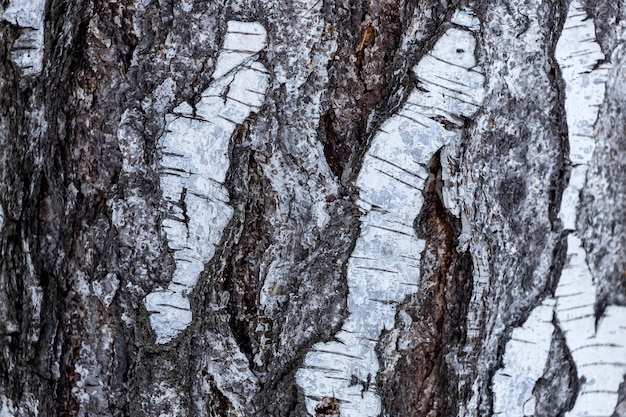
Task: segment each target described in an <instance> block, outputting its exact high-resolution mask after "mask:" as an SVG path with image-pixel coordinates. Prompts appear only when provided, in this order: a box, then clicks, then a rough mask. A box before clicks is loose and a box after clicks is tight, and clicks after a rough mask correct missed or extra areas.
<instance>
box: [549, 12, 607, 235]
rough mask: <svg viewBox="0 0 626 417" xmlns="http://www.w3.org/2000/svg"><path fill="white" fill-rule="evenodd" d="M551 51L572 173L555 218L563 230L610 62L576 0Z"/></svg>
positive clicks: (589, 151)
mask: <svg viewBox="0 0 626 417" xmlns="http://www.w3.org/2000/svg"><path fill="white" fill-rule="evenodd" d="M554 55H555V57H556V59H557V62H558V63H559V67H560V68H561V73H562V74H563V79H564V81H565V96H566V99H565V111H566V112H567V127H568V130H569V133H568V136H569V137H568V139H569V145H570V161H571V163H572V166H573V169H572V177H571V179H570V182H569V184H568V186H567V188H566V189H565V192H564V193H563V203H562V204H561V210H560V212H559V218H560V219H561V220H562V221H563V225H564V228H565V229H567V230H575V229H576V212H577V206H578V199H579V194H580V190H581V189H582V187H583V185H584V180H585V176H586V174H587V165H588V163H589V161H590V160H591V156H592V155H593V151H594V149H595V136H596V135H595V129H594V124H595V122H596V120H597V119H598V109H599V107H600V105H601V104H602V102H603V101H604V92H605V86H606V80H607V75H608V71H609V69H610V68H611V65H610V64H608V63H607V64H599V63H600V62H602V61H603V60H604V54H603V53H602V51H601V49H600V45H598V43H597V42H596V35H595V26H594V24H593V19H591V18H589V17H588V16H587V12H585V10H584V9H583V6H582V4H581V3H580V2H579V1H572V3H571V4H570V7H569V12H568V14H567V20H566V21H565V25H564V26H563V32H562V33H561V37H560V38H559V41H558V42H557V44H556V50H555V52H554Z"/></svg>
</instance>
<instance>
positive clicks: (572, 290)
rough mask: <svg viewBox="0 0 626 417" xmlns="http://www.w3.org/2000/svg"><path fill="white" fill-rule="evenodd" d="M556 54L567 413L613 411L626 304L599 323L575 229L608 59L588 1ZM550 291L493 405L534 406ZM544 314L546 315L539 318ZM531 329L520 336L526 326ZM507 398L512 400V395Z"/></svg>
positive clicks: (510, 347)
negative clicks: (562, 92) (561, 91)
mask: <svg viewBox="0 0 626 417" xmlns="http://www.w3.org/2000/svg"><path fill="white" fill-rule="evenodd" d="M555 55H556V58H557V61H558V63H559V66H560V67H561V69H562V74H563V78H564V80H565V83H566V98H565V109H566V111H567V125H568V131H569V143H570V159H571V162H572V165H573V169H572V175H571V178H570V182H569V184H568V187H567V188H566V190H565V193H564V196H563V201H562V203H561V210H560V214H559V216H560V218H561V220H562V221H563V223H564V227H565V229H566V230H570V231H571V234H570V235H569V236H568V239H567V257H568V258H567V262H566V264H565V266H564V268H563V271H562V273H561V277H560V280H559V284H558V287H557V289H556V292H555V297H556V305H555V308H554V312H555V313H556V319H557V324H558V326H559V327H560V328H561V330H562V331H563V334H564V335H565V342H566V344H567V347H568V349H569V351H570V353H571V355H572V359H573V361H574V363H575V366H576V371H577V374H578V378H579V380H580V381H581V391H580V392H579V393H578V398H577V400H576V403H575V405H574V408H573V409H572V410H571V411H569V412H568V413H567V414H566V415H567V416H571V417H578V416H610V415H612V414H613V412H614V411H615V406H616V404H617V400H618V389H619V386H620V384H621V383H622V382H623V379H624V374H625V373H626V360H625V358H626V326H624V325H623V323H624V321H625V319H626V308H625V307H618V306H609V307H608V308H607V309H606V310H605V312H604V315H603V317H602V318H601V320H600V321H599V322H598V323H596V312H595V305H596V286H595V285H594V283H593V277H592V276H591V272H590V270H589V267H588V265H587V262H586V259H585V258H586V252H585V249H584V248H583V245H582V242H581V240H580V239H579V238H578V236H577V232H576V215H577V212H578V210H577V206H578V203H579V200H580V190H581V189H582V187H583V186H584V183H585V176H586V172H587V164H588V163H589V161H590V159H591V157H592V154H593V151H594V148H595V136H596V132H595V129H594V124H595V122H596V120H597V118H598V110H599V107H600V105H601V103H602V102H603V100H604V93H605V82H606V79H607V72H608V70H609V68H610V66H609V65H608V64H601V65H598V63H599V62H600V61H601V60H603V59H604V55H603V54H602V52H601V50H600V46H599V45H598V44H597V43H596V41H595V27H594V24H593V20H592V19H590V18H589V17H588V16H587V13H586V12H585V11H584V9H583V8H582V4H581V3H580V2H579V1H577V0H574V1H572V3H571V4H570V8H569V12H568V15H567V20H566V22H565V25H564V27H563V33H562V35H561V38H560V39H559V41H558V42H557V48H556V51H555ZM552 304H553V300H552V299H550V298H548V299H546V300H544V302H543V303H542V304H541V305H540V306H539V307H537V308H535V310H533V312H532V313H531V315H530V317H529V318H528V320H527V321H526V323H524V326H523V327H522V328H520V329H516V330H514V332H513V335H512V337H511V340H510V341H509V342H508V343H507V345H506V353H505V357H504V368H502V369H500V370H499V371H498V372H497V373H496V375H495V377H494V380H493V391H494V412H495V413H502V414H503V415H506V416H523V415H532V414H534V398H533V397H532V389H533V387H534V383H535V382H536V381H537V380H538V379H539V378H540V377H541V375H542V372H541V368H542V367H543V366H544V364H545V363H546V361H547V349H549V345H550V340H549V337H548V336H549V335H551V334H552V329H551V326H550V325H547V324H546V323H545V318H547V317H548V315H549V312H548V309H547V306H549V305H552ZM540 316H544V320H537V318H538V317H540ZM520 332H525V333H526V334H527V337H525V338H523V339H521V340H520V338H519V336H518V335H519V333H520ZM507 400H508V401H507Z"/></svg>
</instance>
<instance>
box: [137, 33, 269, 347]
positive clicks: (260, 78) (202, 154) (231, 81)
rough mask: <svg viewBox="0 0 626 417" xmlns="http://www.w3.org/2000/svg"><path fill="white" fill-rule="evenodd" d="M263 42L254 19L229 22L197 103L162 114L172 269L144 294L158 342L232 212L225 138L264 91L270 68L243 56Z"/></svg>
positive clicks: (187, 317)
mask: <svg viewBox="0 0 626 417" xmlns="http://www.w3.org/2000/svg"><path fill="white" fill-rule="evenodd" d="M265 46H266V33H265V29H264V28H263V26H261V25H260V24H259V23H254V22H252V23H246V22H235V21H231V22H228V31H227V33H226V38H225V40H224V46H223V48H224V49H223V51H222V52H221V54H220V55H219V56H218V59H217V64H216V68H215V71H214V73H213V78H214V80H215V81H214V82H213V83H212V84H211V85H210V86H209V87H208V88H207V89H206V90H205V91H204V92H203V93H202V97H201V99H200V102H199V103H198V104H196V105H195V106H194V107H192V106H190V105H189V104H188V103H182V104H181V105H179V106H178V107H176V108H175V109H174V113H173V114H170V115H168V116H167V117H166V121H167V127H166V134H165V135H164V136H163V138H162V139H161V147H162V155H163V156H162V159H161V170H162V172H161V190H162V191H163V199H164V201H165V204H166V209H167V211H168V214H167V216H166V218H165V219H164V220H163V223H162V227H163V230H164V231H165V234H166V236H167V240H168V246H169V248H170V249H171V250H173V251H174V260H175V262H176V269H175V271H174V275H173V277H172V281H171V283H170V284H169V286H168V287H167V289H165V290H160V291H154V292H152V293H151V294H149V295H148V296H146V308H147V310H148V311H149V312H151V313H152V314H151V316H150V323H151V325H152V328H153V329H154V331H155V333H156V334H157V339H156V341H157V343H167V342H169V341H170V340H171V339H172V338H174V337H176V336H177V335H178V334H179V333H180V332H181V331H183V330H184V329H186V328H187V326H189V324H190V323H191V320H192V317H191V310H190V305H189V298H188V297H189V294H190V293H191V291H192V290H193V288H194V287H195V285H196V283H197V282H198V278H199V276H200V274H201V273H202V271H203V270H204V264H205V263H207V262H209V261H210V260H211V259H212V258H213V255H214V254H215V247H216V246H217V245H218V244H219V242H220V240H221V239H222V231H223V230H224V228H225V227H226V226H227V225H228V222H229V221H230V219H231V217H232V214H233V209H232V207H231V206H229V205H228V202H229V196H228V190H227V189H226V188H225V187H224V181H225V179H226V172H227V171H228V167H229V145H230V139H231V137H232V135H233V133H234V132H235V131H236V129H237V127H238V126H239V125H240V124H241V123H243V122H244V121H245V120H246V119H247V118H248V117H249V115H250V114H251V113H255V112H257V111H258V110H259V108H260V106H261V105H262V104H263V101H264V99H265V90H266V89H267V85H268V81H269V75H268V73H267V70H266V69H265V67H264V66H263V65H262V64H260V63H258V62H254V61H253V62H248V61H250V60H252V59H253V57H254V55H255V54H256V53H258V52H259V51H261V50H262V49H263V48H264V47H265Z"/></svg>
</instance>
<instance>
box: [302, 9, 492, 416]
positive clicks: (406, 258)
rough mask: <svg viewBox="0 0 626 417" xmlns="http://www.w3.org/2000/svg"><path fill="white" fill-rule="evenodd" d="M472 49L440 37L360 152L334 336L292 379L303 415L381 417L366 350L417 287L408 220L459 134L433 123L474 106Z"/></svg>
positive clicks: (456, 38) (478, 84) (374, 363)
mask: <svg viewBox="0 0 626 417" xmlns="http://www.w3.org/2000/svg"><path fill="white" fill-rule="evenodd" d="M465 15H467V16H465ZM463 18H465V19H463ZM465 21H469V23H470V24H473V20H472V19H471V16H469V14H468V13H465V14H460V15H459V18H458V19H457V23H459V24H462V23H463V22H465ZM475 44H476V41H475V38H474V35H473V34H472V33H471V32H470V31H469V30H462V29H457V28H451V29H448V30H447V31H446V32H445V33H444V35H443V36H442V37H441V38H440V39H439V40H438V42H437V43H436V44H435V46H434V47H433V49H432V50H431V51H430V52H429V53H428V54H427V55H426V56H425V57H424V58H423V59H422V60H421V61H420V63H419V64H418V65H416V66H415V68H414V69H413V70H414V72H415V74H416V75H417V77H418V79H419V80H420V84H421V86H420V87H421V88H419V89H415V90H413V91H412V92H411V94H410V95H409V97H408V99H407V101H406V102H405V104H404V106H402V108H401V109H400V110H399V111H398V112H397V113H396V114H395V115H393V116H392V117H391V118H390V119H388V120H387V121H386V122H384V123H383V124H382V126H381V127H380V128H379V131H378V133H377V134H376V135H375V137H374V139H373V141H372V144H371V147H370V149H369V151H368V152H367V154H366V155H365V158H364V161H363V166H362V168H361V172H360V173H359V176H358V178H357V181H356V185H357V187H359V189H360V190H361V192H360V195H359V201H358V205H359V207H360V209H361V211H362V213H363V217H362V219H361V235H360V236H359V238H358V239H357V242H356V246H355V248H354V251H353V252H352V255H351V257H350V259H349V261H348V268H347V279H348V287H349V295H348V310H349V316H348V318H347V319H346V321H345V322H344V324H343V327H342V330H341V331H339V332H338V333H337V334H336V335H335V339H336V340H335V341H331V342H327V343H318V344H316V345H314V346H313V348H312V350H311V351H310V352H309V353H308V354H307V355H306V358H305V360H304V366H303V368H301V369H300V370H299V371H298V372H297V374H296V381H297V383H298V385H299V386H300V387H302V389H303V390H304V392H305V395H306V407H307V411H308V413H309V414H310V415H315V407H316V405H318V404H319V403H320V402H321V401H322V400H323V399H324V398H336V399H337V400H338V401H339V403H340V414H341V416H347V417H349V416H359V417H364V416H377V415H378V414H380V412H381V400H380V397H379V395H378V393H377V392H376V386H375V382H374V381H375V380H376V375H377V373H378V370H379V364H378V359H377V357H376V352H375V348H376V345H377V343H378V338H379V336H380V334H381V332H382V331H383V329H387V330H391V329H393V327H394V325H395V316H396V306H397V305H398V304H399V303H400V302H402V301H403V300H404V299H405V298H406V297H407V296H408V295H410V294H412V293H414V292H416V291H417V290H418V287H419V272H420V253H421V252H422V251H423V250H424V248H425V242H424V241H423V240H420V239H418V238H417V236H416V234H415V230H414V229H413V221H414V219H415V218H416V217H417V215H418V214H419V212H420V210H421V207H422V204H423V196H422V191H423V189H424V185H425V181H426V179H427V177H428V173H427V171H426V169H425V168H424V167H425V165H426V164H427V163H428V162H429V161H430V159H431V158H432V156H433V155H434V153H435V152H436V151H437V150H439V149H440V148H441V147H442V146H443V145H445V144H446V143H448V142H449V141H450V140H451V139H453V138H455V137H456V136H458V135H460V131H459V130H457V129H454V130H448V129H446V128H445V127H444V126H443V125H442V123H440V121H441V120H444V119H445V120H446V121H447V122H449V123H451V124H453V125H457V126H461V125H462V122H461V117H462V116H465V117H469V116H471V115H472V114H474V113H475V112H476V111H477V110H478V107H479V106H480V105H481V103H482V99H483V96H484V90H483V89H484V76H483V75H482V73H481V71H480V70H479V69H478V68H477V67H476V62H475V58H474V49H475Z"/></svg>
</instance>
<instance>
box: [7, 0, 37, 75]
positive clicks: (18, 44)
mask: <svg viewBox="0 0 626 417" xmlns="http://www.w3.org/2000/svg"><path fill="white" fill-rule="evenodd" d="M45 5H46V1H45V0H12V1H11V3H9V7H7V8H6V10H4V13H3V14H2V18H3V19H4V20H5V21H7V22H9V23H11V24H13V25H15V26H18V27H20V28H21V29H22V34H21V35H20V36H19V38H17V39H16V40H15V42H13V45H12V46H11V53H10V55H11V60H12V61H13V62H14V63H15V65H17V66H18V67H19V68H20V70H21V71H22V74H24V75H37V74H39V73H40V72H41V70H42V68H43V50H44V28H43V20H44V9H45Z"/></svg>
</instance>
